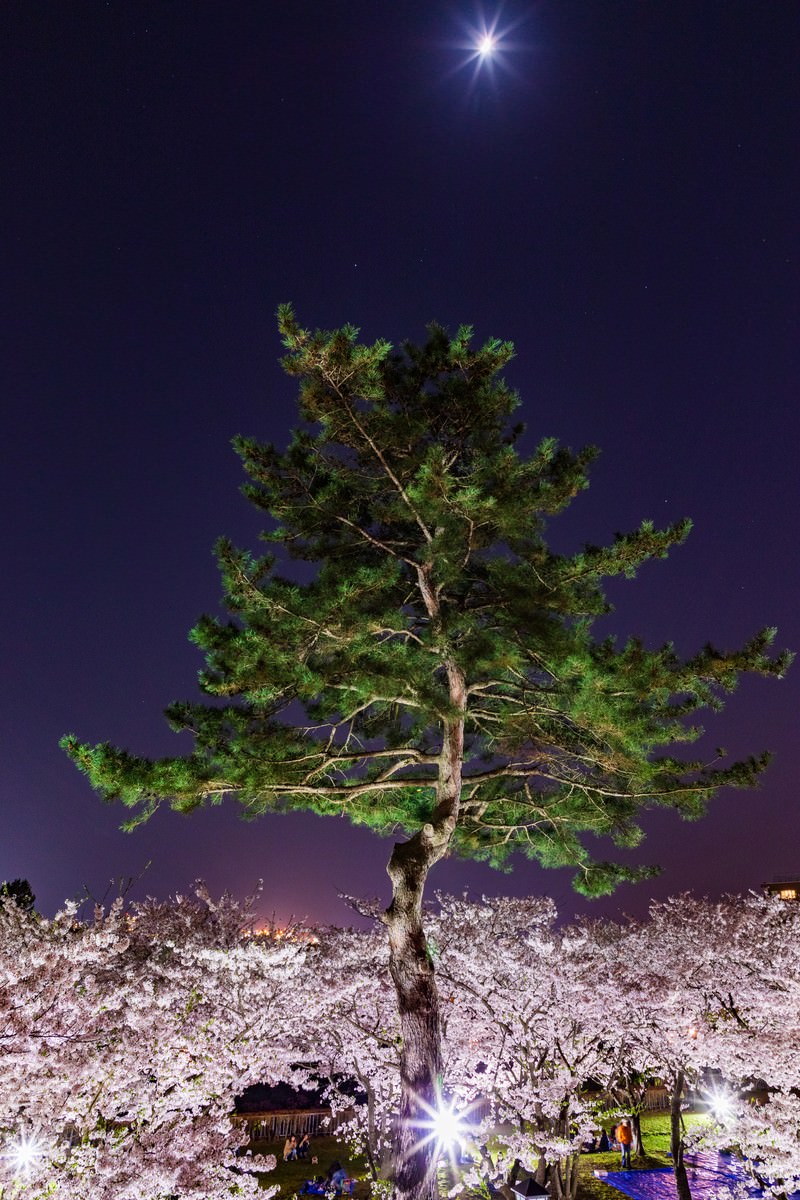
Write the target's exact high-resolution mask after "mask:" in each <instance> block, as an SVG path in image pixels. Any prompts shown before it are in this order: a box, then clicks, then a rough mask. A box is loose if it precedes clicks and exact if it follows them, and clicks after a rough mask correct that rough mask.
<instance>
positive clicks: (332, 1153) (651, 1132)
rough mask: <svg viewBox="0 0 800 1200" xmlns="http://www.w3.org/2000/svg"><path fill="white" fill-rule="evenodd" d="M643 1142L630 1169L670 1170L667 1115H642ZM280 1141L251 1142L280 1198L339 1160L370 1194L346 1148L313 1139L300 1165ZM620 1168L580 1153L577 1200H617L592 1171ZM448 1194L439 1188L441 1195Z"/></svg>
mask: <svg viewBox="0 0 800 1200" xmlns="http://www.w3.org/2000/svg"><path fill="white" fill-rule="evenodd" d="M683 1119H684V1122H685V1124H686V1126H687V1127H691V1126H693V1125H699V1124H703V1123H704V1122H705V1121H706V1120H707V1117H706V1116H705V1114H702V1113H684V1115H683ZM642 1140H643V1141H644V1148H645V1151H646V1155H645V1157H644V1158H639V1159H634V1160H633V1170H641V1171H651V1170H653V1169H655V1168H657V1167H670V1166H671V1165H672V1160H671V1158H670V1157H669V1113H666V1112H652V1113H643V1114H642ZM283 1141H284V1139H283V1138H281V1139H280V1142H279V1143H278V1142H270V1141H260V1142H253V1143H252V1149H253V1150H254V1151H256V1152H257V1153H259V1154H274V1155H275V1157H276V1158H277V1160H278V1165H277V1166H276V1168H275V1170H274V1171H270V1172H269V1173H267V1174H263V1175H261V1176H260V1180H259V1181H260V1183H261V1186H262V1187H274V1185H275V1184H276V1183H277V1184H280V1189H281V1191H280V1195H281V1198H282V1200H283V1198H284V1197H286V1198H288V1197H291V1196H293V1195H299V1193H300V1190H301V1188H302V1187H303V1184H304V1183H305V1181H306V1179H312V1178H313V1177H314V1176H315V1175H325V1174H326V1172H327V1170H328V1168H329V1167H330V1165H331V1163H332V1162H333V1161H334V1160H335V1159H338V1160H339V1162H340V1163H341V1164H342V1166H343V1167H344V1169H345V1171H347V1174H348V1175H349V1176H350V1177H351V1178H353V1179H357V1180H358V1181H359V1182H358V1183H357V1184H356V1190H355V1197H356V1200H367V1197H368V1196H369V1194H370V1188H369V1177H368V1172H367V1167H366V1163H365V1162H364V1160H363V1159H361V1158H359V1157H353V1156H352V1155H350V1154H349V1153H348V1150H347V1147H346V1146H345V1145H344V1144H343V1143H342V1142H338V1141H337V1140H336V1138H333V1137H317V1138H314V1139H313V1141H312V1145H311V1154H312V1155H314V1156H316V1158H317V1159H318V1161H317V1162H316V1163H312V1162H311V1159H310V1158H307V1159H305V1161H302V1162H287V1163H285V1162H284V1161H283V1157H282V1156H283ZM619 1169H620V1156H619V1151H617V1150H614V1151H609V1152H608V1153H607V1154H583V1155H581V1158H580V1163H579V1168H578V1170H579V1184H578V1200H620V1197H621V1193H620V1192H618V1191H617V1190H616V1188H612V1187H609V1185H608V1184H607V1183H603V1181H602V1180H601V1179H597V1178H596V1177H595V1175H594V1174H593V1172H594V1171H618V1170H619ZM446 1191H447V1188H446V1187H443V1188H442V1195H444V1194H445V1193H446Z"/></svg>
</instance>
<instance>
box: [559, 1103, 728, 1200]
mask: <svg viewBox="0 0 800 1200" xmlns="http://www.w3.org/2000/svg"><path fill="white" fill-rule="evenodd" d="M707 1119H708V1118H707V1117H706V1115H705V1114H704V1113H684V1114H683V1120H684V1124H685V1125H686V1127H687V1129H689V1128H691V1127H692V1126H693V1125H702V1124H704V1123H705V1122H706V1121H707ZM642 1141H643V1143H644V1149H645V1157H644V1158H635V1159H633V1162H632V1164H631V1166H632V1169H633V1170H634V1171H652V1170H655V1169H656V1168H658V1167H671V1166H672V1159H671V1158H670V1157H669V1113H668V1112H651V1113H642ZM619 1169H620V1156H619V1151H618V1150H614V1151H609V1153H608V1154H583V1155H581V1159H580V1163H579V1167H578V1172H579V1178H580V1182H579V1185H578V1200H620V1196H621V1193H620V1192H618V1191H617V1190H616V1188H612V1187H609V1185H608V1184H607V1183H603V1181H602V1180H601V1179H596V1178H595V1176H594V1174H593V1172H594V1171H619Z"/></svg>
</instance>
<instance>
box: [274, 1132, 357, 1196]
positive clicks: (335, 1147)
mask: <svg viewBox="0 0 800 1200" xmlns="http://www.w3.org/2000/svg"><path fill="white" fill-rule="evenodd" d="M284 1140H285V1139H284V1138H281V1139H280V1142H274V1141H258V1142H252V1143H251V1148H252V1150H253V1151H254V1153H256V1154H274V1155H275V1157H276V1158H277V1160H278V1165H277V1166H276V1168H275V1170H274V1171H269V1172H268V1173H266V1174H262V1175H260V1177H259V1182H260V1184H261V1186H262V1187H274V1186H275V1184H276V1183H279V1184H280V1188H281V1191H280V1194H281V1196H282V1197H284V1196H286V1197H288V1196H293V1195H297V1194H299V1193H300V1190H301V1188H302V1187H303V1184H304V1183H305V1181H306V1180H307V1179H313V1178H314V1176H315V1175H325V1174H326V1173H327V1171H328V1168H329V1167H330V1165H331V1163H332V1162H334V1160H336V1159H338V1160H339V1162H340V1163H341V1164H342V1166H343V1167H344V1169H345V1171H347V1174H348V1176H350V1178H351V1179H358V1180H359V1183H358V1184H357V1185H356V1190H355V1196H356V1198H357V1200H358V1198H362V1200H363V1198H364V1197H366V1196H368V1195H369V1184H368V1183H367V1182H366V1176H367V1168H366V1164H365V1163H364V1161H363V1159H361V1158H358V1157H355V1158H354V1157H353V1156H352V1155H351V1154H350V1153H349V1152H348V1149H347V1146H346V1145H344V1144H343V1143H342V1142H337V1140H336V1138H333V1137H315V1138H312V1140H311V1154H310V1155H309V1157H308V1158H306V1159H304V1160H300V1161H298V1162H284V1161H283V1143H284ZM312 1157H314V1158H316V1159H318V1161H317V1162H316V1163H312V1161H311V1159H312Z"/></svg>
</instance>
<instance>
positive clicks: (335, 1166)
mask: <svg viewBox="0 0 800 1200" xmlns="http://www.w3.org/2000/svg"><path fill="white" fill-rule="evenodd" d="M346 1179H347V1171H345V1169H344V1167H343V1166H342V1164H341V1163H340V1162H339V1160H338V1158H336V1159H334V1161H333V1162H332V1163H331V1165H330V1167H329V1168H328V1176H327V1182H328V1189H330V1190H332V1191H333V1194H334V1195H335V1196H341V1194H342V1191H343V1190H344V1185H345V1180H346Z"/></svg>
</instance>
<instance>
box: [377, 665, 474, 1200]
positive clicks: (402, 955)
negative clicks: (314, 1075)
mask: <svg viewBox="0 0 800 1200" xmlns="http://www.w3.org/2000/svg"><path fill="white" fill-rule="evenodd" d="M448 678H449V683H450V695H451V699H452V701H453V703H454V704H455V705H456V706H457V707H458V708H459V709H461V711H462V712H463V709H464V706H465V686H464V677H463V674H462V673H461V671H460V670H458V668H456V667H454V666H449V667H448ZM463 756H464V721H463V719H459V718H454V719H448V720H446V721H445V722H444V728H443V738H442V752H441V758H440V762H439V776H438V780H437V784H436V806H435V809H434V812H433V815H432V818H431V821H430V823H428V824H426V825H424V826H423V827H422V829H421V830H420V831H419V832H418V833H416V834H414V836H413V837H411V838H409V840H408V841H407V842H399V843H397V844H396V845H395V847H394V850H393V852H392V857H391V859H390V860H389V865H388V867H387V871H388V873H389V878H390V879H391V881H392V903H391V904H390V905H389V908H388V909H387V911H386V915H385V918H384V919H385V922H386V925H387V928H388V931H389V969H390V971H391V974H392V979H393V980H394V985H395V989H396V991H397V1004H398V1011H399V1014H400V1032H401V1035H402V1039H403V1045H402V1052H401V1059H400V1076H401V1087H402V1093H401V1100H400V1113H399V1119H398V1123H397V1128H396V1130H395V1137H394V1154H393V1158H394V1163H393V1172H392V1173H393V1184H394V1195H395V1197H396V1198H397V1200H435V1197H436V1196H437V1195H438V1187H437V1180H436V1163H437V1157H438V1153H437V1151H438V1149H439V1148H438V1147H437V1145H436V1138H435V1136H431V1134H432V1132H433V1131H432V1116H433V1114H434V1113H435V1112H436V1111H437V1108H438V1107H439V1102H440V1099H441V1087H442V1078H441V1074H442V1046H441V1025H440V1020H439V995H438V992H437V990H436V979H435V976H434V969H433V962H432V960H431V955H430V952H429V950H428V943H427V940H426V937H425V930H424V927H423V921H422V902H423V895H424V890H425V884H426V881H427V878H428V872H429V871H430V869H431V867H432V866H433V865H434V864H435V863H437V862H438V861H439V859H440V858H442V856H443V855H444V854H446V852H447V849H448V847H449V845H450V841H451V839H452V836H453V831H454V830H455V827H456V821H457V820H458V807H459V802H460V799H461V769H462V763H463Z"/></svg>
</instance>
